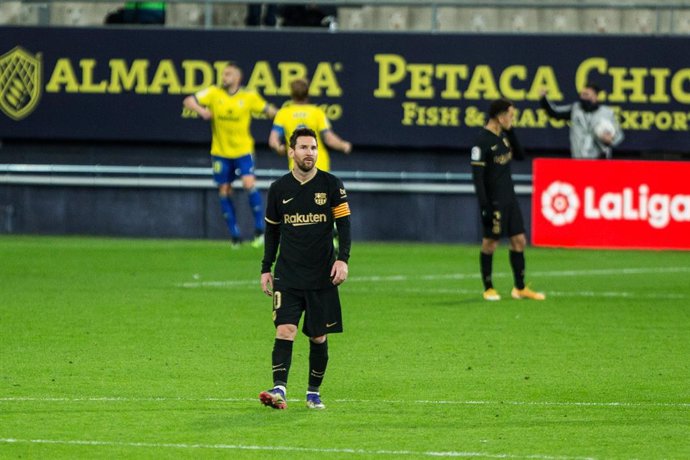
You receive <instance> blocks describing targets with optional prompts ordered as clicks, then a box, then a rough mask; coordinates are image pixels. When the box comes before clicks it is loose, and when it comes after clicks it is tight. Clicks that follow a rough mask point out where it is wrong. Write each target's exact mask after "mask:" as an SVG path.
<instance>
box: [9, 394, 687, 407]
mask: <svg viewBox="0 0 690 460" xmlns="http://www.w3.org/2000/svg"><path fill="white" fill-rule="evenodd" d="M257 401H258V399H257V398H210V397H209V398H166V397H151V398H128V397H118V396H92V397H89V396H83V397H75V398H66V397H32V396H7V397H0V403H1V402H229V403H245V402H257ZM301 401H302V400H301V399H297V398H291V399H288V402H301ZM332 401H333V402H334V403H343V404H363V405H372V404H386V405H389V404H408V405H409V404H419V405H457V406H543V407H548V406H555V407H622V408H649V407H672V408H690V402H687V403H683V402H678V403H663V402H622V401H608V402H607V401H488V400H460V401H456V400H434V399H417V400H400V399H372V400H370V399H334V400H332Z"/></svg>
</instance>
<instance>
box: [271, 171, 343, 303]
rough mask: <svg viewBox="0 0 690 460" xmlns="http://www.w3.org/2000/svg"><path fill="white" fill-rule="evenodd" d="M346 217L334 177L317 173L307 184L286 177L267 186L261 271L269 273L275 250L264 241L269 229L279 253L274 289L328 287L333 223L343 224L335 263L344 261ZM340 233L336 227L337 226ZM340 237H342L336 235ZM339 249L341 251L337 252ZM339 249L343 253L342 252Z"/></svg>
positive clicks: (332, 249)
mask: <svg viewBox="0 0 690 460" xmlns="http://www.w3.org/2000/svg"><path fill="white" fill-rule="evenodd" d="M349 216H350V208H349V205H348V202H347V192H346V191H345V187H344V186H343V183H342V182H341V181H340V179H338V178H337V177H335V176H334V175H332V174H330V173H327V172H325V171H321V170H317V172H316V175H315V176H314V177H313V178H311V179H310V180H308V181H307V182H304V183H302V182H300V181H299V180H297V179H296V178H295V176H294V175H293V174H292V172H290V173H288V174H286V175H284V176H283V177H281V178H280V179H278V180H276V181H275V182H273V184H271V187H270V188H269V190H268V200H267V203H266V222H267V224H268V225H267V245H266V248H265V251H264V260H263V263H262V272H263V273H265V272H267V271H270V267H271V264H272V263H273V260H274V258H275V252H276V248H273V247H271V246H272V242H269V241H268V235H269V228H268V227H271V229H270V230H271V231H272V230H273V228H278V229H279V232H280V242H279V246H280V253H279V255H278V261H277V262H276V266H275V273H274V280H275V282H276V284H277V285H281V286H286V287H290V288H295V289H322V288H326V287H332V286H333V284H332V283H331V279H330V274H331V267H332V266H333V263H334V262H335V250H334V248H333V224H334V222H336V220H337V221H338V223H341V221H347V225H348V231H347V232H345V233H346V234H347V238H348V241H346V242H345V245H343V241H342V239H341V241H340V243H341V244H340V253H339V255H338V258H339V259H341V260H344V261H345V262H347V258H348V256H349V244H350V242H349ZM338 228H339V229H340V225H339V226H338ZM341 237H342V232H341ZM343 246H346V247H345V248H343ZM344 249H345V251H343V250H344Z"/></svg>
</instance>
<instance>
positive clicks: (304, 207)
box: [259, 128, 350, 409]
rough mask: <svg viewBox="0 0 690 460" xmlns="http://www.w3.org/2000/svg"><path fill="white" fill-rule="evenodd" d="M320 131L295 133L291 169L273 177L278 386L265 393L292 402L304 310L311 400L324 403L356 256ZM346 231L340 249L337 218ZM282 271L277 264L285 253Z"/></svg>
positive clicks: (269, 226)
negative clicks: (290, 383)
mask: <svg viewBox="0 0 690 460" xmlns="http://www.w3.org/2000/svg"><path fill="white" fill-rule="evenodd" d="M317 149H318V146H317V141H316V133H315V132H314V131H313V130H311V129H307V128H300V129H297V130H295V131H294V132H293V134H292V136H291V137H290V148H289V150H288V155H289V156H290V159H291V160H293V163H294V165H293V168H292V171H291V172H289V173H288V174H286V175H284V176H283V177H281V178H280V179H278V180H276V181H275V182H274V183H273V184H271V187H270V189H269V190H268V200H267V205H266V233H265V235H266V236H265V245H264V258H263V261H262V265H261V288H262V290H263V291H264V293H266V295H269V296H272V297H273V323H274V324H275V326H276V338H275V343H274V346H273V356H272V361H273V388H272V389H271V390H267V391H263V392H261V393H260V394H259V399H260V400H261V402H262V403H263V404H264V405H266V406H270V407H273V408H275V409H285V408H286V407H287V400H286V398H285V394H286V391H287V380H288V373H289V371H290V363H291V360H292V344H293V342H294V340H295V336H296V335H297V326H298V324H299V321H300V319H301V317H302V313H304V322H303V324H302V332H303V333H304V334H305V335H306V336H307V337H309V340H310V349H309V385H308V388H307V407H309V408H311V409H324V408H325V406H324V404H323V403H322V402H321V397H320V394H319V387H320V386H321V382H322V381H323V377H324V374H325V372H326V364H327V363H328V342H327V340H326V337H327V335H328V334H330V333H335V332H342V331H343V324H342V317H341V311H340V298H339V296H338V286H339V285H340V284H342V283H343V282H344V281H345V280H346V279H347V262H348V259H349V257H350V208H349V205H348V203H347V192H346V191H345V188H344V187H343V183H342V182H341V181H340V179H338V178H337V177H335V176H334V175H332V174H330V173H327V172H325V171H321V170H319V169H317V168H316V167H315V166H314V165H315V164H316V158H317ZM334 222H335V226H336V227H337V229H338V232H339V241H340V251H339V252H338V256H337V258H336V255H335V250H334V248H333V224H334ZM278 246H280V254H279V255H278V261H277V262H276V265H275V273H274V275H272V274H271V266H272V265H273V262H274V260H275V258H276V254H277V253H278Z"/></svg>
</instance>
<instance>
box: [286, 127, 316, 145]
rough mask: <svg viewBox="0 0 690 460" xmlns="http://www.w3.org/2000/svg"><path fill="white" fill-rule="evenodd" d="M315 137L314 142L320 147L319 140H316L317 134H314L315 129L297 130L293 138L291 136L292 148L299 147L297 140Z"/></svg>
mask: <svg viewBox="0 0 690 460" xmlns="http://www.w3.org/2000/svg"><path fill="white" fill-rule="evenodd" d="M303 136H306V137H313V138H314V140H315V141H316V144H317V145H318V143H319V140H318V139H317V138H316V133H315V132H314V130H313V129H309V128H297V129H296V130H294V131H293V132H292V136H290V148H291V149H294V148H295V146H296V145H297V138H298V137H303Z"/></svg>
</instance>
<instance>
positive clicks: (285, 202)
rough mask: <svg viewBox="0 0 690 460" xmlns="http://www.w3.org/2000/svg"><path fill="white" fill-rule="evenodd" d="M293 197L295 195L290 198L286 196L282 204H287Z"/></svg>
mask: <svg viewBox="0 0 690 460" xmlns="http://www.w3.org/2000/svg"><path fill="white" fill-rule="evenodd" d="M294 199H295V197H294V196H293V197H292V198H288V199H287V200H283V204H288V203H289V202H291V201H292V200H294Z"/></svg>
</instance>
